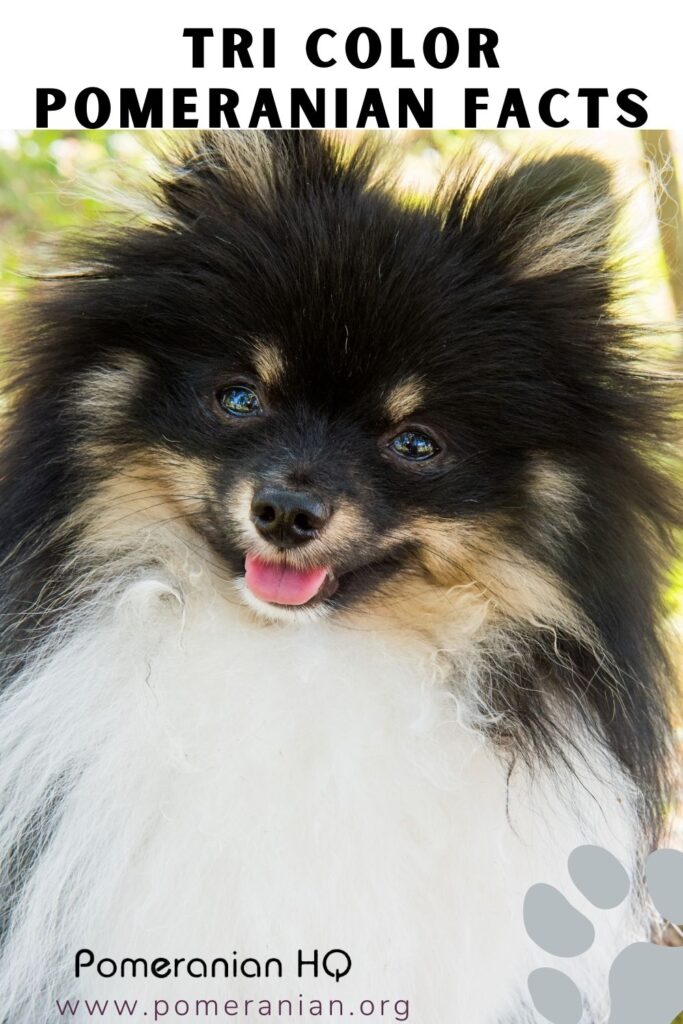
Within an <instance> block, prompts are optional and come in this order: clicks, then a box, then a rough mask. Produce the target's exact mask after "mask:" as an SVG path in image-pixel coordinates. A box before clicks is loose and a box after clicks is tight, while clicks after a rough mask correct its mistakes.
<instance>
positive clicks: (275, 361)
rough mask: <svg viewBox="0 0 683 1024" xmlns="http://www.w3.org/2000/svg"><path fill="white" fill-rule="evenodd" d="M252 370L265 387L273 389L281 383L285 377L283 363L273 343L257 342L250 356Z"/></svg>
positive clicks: (280, 354)
mask: <svg viewBox="0 0 683 1024" xmlns="http://www.w3.org/2000/svg"><path fill="white" fill-rule="evenodd" d="M252 359H253V361H254V368H255V369H256V372H257V374H258V375H259V377H260V379H261V380H262V381H263V383H264V384H265V385H266V387H269V388H274V387H276V386H277V385H278V384H280V383H282V379H283V377H284V375H285V361H284V359H283V358H282V353H281V352H280V350H279V348H278V347H277V345H275V344H274V342H266V341H257V342H256V344H255V345H254V351H253V355H252Z"/></svg>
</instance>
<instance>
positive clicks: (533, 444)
mask: <svg viewBox="0 0 683 1024" xmlns="http://www.w3.org/2000/svg"><path fill="white" fill-rule="evenodd" d="M151 192H152V198H153V200H154V211H153V212H152V213H151V214H150V216H149V217H148V218H144V217H143V216H139V217H138V218H136V219H133V220H131V219H130V218H128V219H127V220H126V221H125V222H120V223H118V225H114V226H113V227H112V229H111V231H106V230H103V231H102V232H97V233H93V237H91V238H89V239H87V240H86V242H85V243H84V246H83V247H82V249H81V250H79V252H78V253H77V254H76V257H75V259H74V260H72V263H71V268H70V270H69V271H68V272H66V273H65V274H64V275H62V276H60V277H54V276H53V277H52V278H50V279H49V280H46V281H44V282H43V283H42V284H39V285H37V286H36V288H35V289H34V291H33V293H32V296H31V297H30V299H29V300H28V303H27V305H26V307H25V310H24V312H23V315H22V316H21V320H20V322H19V323H18V324H17V326H16V328H15V329H14V332H13V334H12V336H11V337H10V339H9V341H8V343H7V356H6V361H5V363H4V364H3V372H4V373H6V374H7V375H9V376H10V377H11V380H10V384H9V393H8V399H7V403H8V404H7V412H6V423H5V429H4V440H3V449H2V460H1V464H0V547H1V554H2V608H1V611H2V618H1V623H2V634H1V635H2V690H1V696H0V863H1V864H2V872H3V873H2V922H3V945H2V961H1V964H0V1007H1V1008H2V1010H1V1011H0V1015H2V1020H3V1022H4V1024H45V1022H47V1021H49V1020H52V1019H53V1014H54V1006H55V1000H56V999H57V998H60V999H63V998H64V997H78V998H80V997H87V998H93V997H101V996H104V997H105V998H106V997H107V996H108V995H112V996H113V995H115V996H116V997H117V998H119V999H121V998H123V997H124V996H128V995H132V996H134V997H135V998H138V999H139V1000H141V1005H143V1006H144V1005H147V1004H149V1005H151V1004H152V1002H153V1000H154V999H155V998H163V999H164V1000H168V1001H169V1003H170V1002H171V1000H172V999H173V998H174V995H175V994H177V995H179V996H182V998H183V999H187V998H189V997H190V996H192V997H193V998H194V996H195V995H202V996H204V995H207V994H211V992H212V991H213V990H212V989H211V985H214V986H216V987H217V991H220V992H221V993H222V994H223V995H224V996H225V985H226V982H225V979H223V980H222V981H221V980H220V979H218V980H213V979H209V980H208V981H206V980H203V981H202V982H198V983H196V984H201V985H202V986H207V985H208V986H209V987H208V989H207V988H204V989H203V990H202V992H201V993H195V992H193V991H189V994H188V987H187V986H188V983H187V979H185V980H183V981H179V980H178V979H173V978H171V979H168V978H166V979H159V978H155V977H153V976H149V977H139V976H138V977H136V978H134V979H133V978H128V979H125V978H124V979H123V980H121V979H117V980H116V982H114V981H113V980H111V979H106V978H102V977H99V976H98V975H97V974H96V972H85V974H84V975H83V976H82V977H80V978H78V979H77V978H75V977H74V973H73V962H74V956H75V954H76V952H77V951H78V950H83V949H87V950H92V951H93V956H94V957H96V958H97V959H98V960H100V959H101V958H102V957H108V958H113V959H114V960H115V961H117V962H118V961H120V960H121V959H122V958H123V957H141V958H147V959H149V960H152V959H153V958H154V957H165V958H167V959H168V960H170V961H173V960H174V958H176V957H188V956H192V957H202V958H204V959H205V960H206V961H207V962H210V961H212V960H213V959H215V957H216V956H220V955H222V954H223V953H224V951H225V950H226V949H227V950H248V951H249V954H250V955H253V956H256V957H258V958H259V959H263V960H266V959H267V958H268V957H269V956H273V955H277V954H278V952H281V951H283V950H284V951H289V950H292V951H296V950H297V949H308V948H311V949H313V948H318V949H324V950H329V949H341V950H345V951H348V954H349V956H350V958H351V960H352V962H353V967H352V969H351V970H350V971H349V972H348V974H347V975H346V976H345V977H344V978H343V979H341V980H340V981H339V983H338V985H337V984H334V983H330V981H329V979H324V978H320V979H317V980H313V979H311V980H310V981H307V982H306V986H307V988H306V992H305V993H304V995H305V997H306V999H309V998H311V999H312V998H321V999H322V998H323V996H324V997H325V998H327V999H329V998H330V997H331V996H334V997H335V998H337V997H338V998H340V999H341V998H343V999H344V1001H345V1003H346V1004H347V1005H352V1004H354V1005H358V1004H360V1003H361V1002H362V1001H363V1000H364V999H369V998H374V997H375V996H377V993H381V994H382V995H386V996H388V997H392V998H397V997H401V999H404V998H405V999H409V1001H410V1006H411V1014H412V1018H411V1019H414V1020H415V1021H416V1022H418V1024H522V1022H529V1021H535V1020H538V1019H540V1018H537V1017H536V1016H535V1015H534V1011H533V1009H532V1008H531V1007H530V1005H529V1002H528V996H527V994H526V980H527V976H528V975H529V972H530V971H532V970H533V969H534V968H536V967H538V966H541V965H544V964H546V963H549V961H548V959H547V958H546V957H545V956H544V954H542V953H541V952H540V951H539V950H538V949H537V948H536V947H535V946H534V945H533V943H532V942H531V940H530V939H528V938H527V936H526V934H525V931H524V923H523V919H522V905H523V897H524V893H525V892H526V890H527V888H528V887H529V886H530V885H532V884H534V883H537V882H547V883H551V884H553V885H555V886H557V887H559V888H560V890H562V889H563V888H565V889H566V886H567V874H566V863H567V855H568V854H569V853H570V852H571V851H572V850H573V849H574V848H575V847H576V846H578V845H581V844H599V845H601V846H604V847H606V848H608V849H609V850H610V851H612V852H613V853H614V854H615V855H617V856H618V857H619V858H620V859H621V860H622V861H623V862H624V863H625V864H627V865H628V866H629V868H630V870H631V871H632V872H633V873H634V874H635V876H636V877H637V876H638V871H639V865H640V862H641V856H642V854H643V853H645V852H647V851H648V850H649V848H650V847H651V845H652V844H653V843H654V842H655V841H656V838H657V835H658V832H659V829H660V822H661V816H662V814H663V811H664V809H665V806H666V800H667V794H668V774H669V765H670V754H669V749H670V734H669V714H668V710H667V693H668V692H669V689H670V686H671V684H670V682H669V680H670V674H669V669H668V666H667V659H666V654H665V646H664V642H663V640H662V618H663V613H662V589H663V585H664V579H665V573H666V568H667V564H668V560H669V557H670V547H671V531H672V529H673V526H674V523H675V520H676V517H677V515H678V511H677V509H678V497H677V495H676V494H675V493H674V490H673V486H672V484H671V483H670V481H669V479H668V476H667V471H666V467H667V466H669V467H670V465H671V454H670V450H669V447H668V445H669V441H668V433H669V420H670V419H671V417H670V413H669V409H670V405H671V399H670V397H669V396H668V395H667V393H666V388H665V386H664V385H663V384H662V383H660V382H659V381H658V380H657V379H656V378H655V376H654V375H653V374H652V373H645V372H643V371H642V369H641V368H640V362H639V360H640V356H641V354H642V350H643V344H642V340H641V339H640V337H639V336H638V332H637V331H636V329H635V328H633V327H631V326H625V325H623V324H622V323H621V322H620V321H619V319H618V317H617V315H616V313H615V311H614V301H615V299H616V297H617V285H616V284H615V273H614V272H613V269H612V267H611V249H610V237H611V234H612V229H613V226H614V220H615V217H616V215H617V212H618V203H617V201H616V200H615V199H614V197H613V194H612V190H611V183H610V177H609V174H608V172H607V171H606V169H605V168H604V167H603V166H602V164H600V163H599V162H598V161H596V160H595V159H593V158H589V157H584V156H580V155H566V154H565V155H557V156H552V157H548V158H538V159H531V160H527V161H512V162H510V163H508V164H506V165H504V166H502V167H499V168H498V169H497V170H495V172H488V171H487V170H486V168H485V167H484V166H482V165H481V164H480V163H478V162H476V161H473V160H468V161H467V162H465V163H463V165H462V166H456V167H455V168H454V169H453V171H452V172H451V173H450V174H449V176H448V177H447V179H446V180H445V181H444V183H443V185H442V187H441V189H440V190H439V192H438V194H437V195H436V196H435V197H434V198H433V199H431V200H429V201H425V202H417V201H416V200H415V199H414V198H411V197H403V196H401V194H400V193H399V192H398V190H397V189H396V188H395V187H394V186H392V184H391V182H390V180H389V179H388V178H387V177H386V176H385V175H383V172H382V164H381V157H380V156H379V155H378V154H377V153H376V152H375V151H374V150H373V148H372V146H368V145H363V146H361V147H360V148H357V149H355V151H351V150H346V149H344V147H340V146H339V145H338V144H336V143H334V142H331V141H330V140H328V139H326V138H325V137H324V136H323V135H321V134H317V133H309V132H302V133H296V132H295V133H289V132H284V133H274V134H261V133H257V132H254V133H239V132H225V133H216V134H210V133H209V134H204V133H202V134H196V135H195V136H193V137H190V139H189V141H187V142H186V143H183V144H182V145H179V146H177V147H176V149H175V151H174V152H172V153H171V155H169V157H168V158H167V160H166V163H165V165H164V167H163V168H162V169H161V170H160V172H159V175H158V177H157V180H156V183H155V184H154V185H153V186H152V188H151ZM635 888H636V891H637V887H635ZM598 923H599V928H598V935H597V940H596V943H595V945H594V946H593V949H592V951H591V953H590V954H587V955H586V956H583V957H579V958H577V959H576V960H575V961H573V962H572V964H571V965H570V968H569V970H570V971H573V976H574V978H575V980H576V981H577V983H579V984H580V987H581V989H582V991H583V992H584V993H585V995H586V1017H585V1020H586V1021H598V1020H601V1019H602V1014H603V1012H604V999H605V991H604V989H605V975H606V965H608V964H609V963H610V962H611V959H612V958H613V955H614V952H615V950H616V949H617V948H621V946H622V945H624V944H625V943H626V942H627V941H628V940H629V939H631V938H638V937H639V936H641V937H642V936H644V935H645V934H646V932H647V927H648V924H647V908H646V907H644V906H642V905H641V903H640V902H639V900H638V898H637V896H636V897H635V898H634V900H633V901H632V902H631V903H629V904H626V905H625V906H624V907H623V908H621V909H619V910H615V911H609V912H605V913H603V914H602V920H600V921H599V922H598ZM91 975H92V976H91ZM114 984H115V985H116V991H115V992H114V991H113V988H112V986H114ZM281 984H282V982H281V981H279V980H278V979H277V978H275V977H274V978H268V979H265V978H259V979H254V978H245V977H242V976H238V977H236V978H231V979H230V992H229V993H228V994H229V995H230V996H231V997H233V998H236V999H240V1000H242V999H244V998H246V997H253V998H255V999H258V998H263V999H266V998H270V997H273V998H277V997H278V995H279V994H282V992H281V989H280V988H278V985H281ZM302 984H303V982H302ZM331 984H334V990H333V991H330V990H329V989H330V985H331ZM181 987H182V991H180V988H181ZM191 988H192V986H191V985H190V989H191ZM176 989H177V990H178V991H177V992H176ZM302 991H303V990H302ZM145 1000H147V1003H145ZM169 1019H170V1018H169Z"/></svg>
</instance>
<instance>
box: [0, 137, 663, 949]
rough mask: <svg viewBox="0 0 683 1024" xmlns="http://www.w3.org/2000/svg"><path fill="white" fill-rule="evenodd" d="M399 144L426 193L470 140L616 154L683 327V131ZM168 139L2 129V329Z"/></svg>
mask: <svg viewBox="0 0 683 1024" xmlns="http://www.w3.org/2000/svg"><path fill="white" fill-rule="evenodd" d="M350 134H353V133H350ZM392 140H393V141H392V145H394V146H395V147H396V148H397V150H398V151H399V154H400V158H401V175H402V180H403V183H404V185H405V186H406V187H407V188H409V189H411V190H413V191H414V192H416V193H422V192H428V191H430V190H431V188H432V187H433V186H434V184H435V183H436V182H437V180H438V178H439V176H440V174H441V173H442V171H443V170H444V169H445V167H446V165H447V164H448V162H449V161H450V160H451V159H453V158H454V157H455V156H457V154H458V152H459V151H461V150H462V149H463V148H469V147H471V146H472V145H475V146H477V147H479V148H481V149H482V150H484V152H485V154H486V155H487V157H488V158H489V159H490V160H491V161H494V162H495V161H497V160H500V159H502V158H503V157H505V156H506V155H507V154H508V153H510V152H517V151H529V150H537V151H542V152H543V151H544V152H547V151H549V150H553V149H560V148H580V149H582V150H584V151H587V152H595V153H597V154H599V155H600V156H602V157H604V158H606V159H607V160H608V161H609V162H610V163H611V164H612V165H613V167H614V168H615V170H616V173H617V179H618V182H619V184H620V185H621V187H622V188H623V189H624V190H625V191H626V192H627V193H628V194H629V195H630V196H631V202H630V204H629V205H628V209H627V212H626V213H625V215H624V224H623V225H622V229H623V230H622V234H623V236H624V239H625V244H626V251H627V255H628V257H629V262H630V263H631V264H632V270H633V275H634V278H635V281H634V285H635V286H634V288H633V298H632V299H631V300H630V307H629V312H631V313H633V315H634V316H637V317H640V318H645V319H646V320H653V321H657V322H661V321H668V322H670V323H672V324H674V323H675V322H676V321H677V320H678V321H681V322H683V218H682V216H681V207H680V199H681V192H680V183H681V182H683V166H682V164H683V132H678V133H676V132H664V131H640V132H637V131H630V132H629V131H620V132H603V131H583V132H573V133H572V132H569V131H564V130H563V131H561V132H551V131H545V132H534V131H514V130H506V131H500V132H492V131H489V132H474V131H469V132H468V131H403V132H396V133H395V134H394V135H393V136H392ZM159 141H160V133H158V132H155V131H144V132H135V131H73V132H56V131H27V132H15V131H9V132H0V331H1V329H2V314H3V312H4V311H5V310H6V309H7V307H8V305H9V304H11V303H12V302H13V301H15V300H16V298H17V297H18V296H20V295H21V293H22V291H23V290H24V289H25V288H26V287H27V284H28V281H27V278H26V277H25V276H24V275H25V274H26V272H27V271H30V268H31V266H32V265H35V263H36V262H37V260H40V262H42V263H43V265H44V260H43V259H41V250H43V249H44V247H45V245H46V243H47V242H50V243H54V241H55V239H56V238H57V239H58V236H59V235H60V233H62V232H66V231H70V230H72V229H77V230H78V229H86V230H87V229H88V228H89V227H93V229H96V226H97V224H98V221H99V219H100V218H101V217H102V216H103V215H105V214H106V212H107V207H108V205H110V204H108V202H107V200H106V199H105V198H103V197H105V196H106V195H107V194H111V193H114V194H115V193H116V191H117V190H120V189H121V188H122V186H125V181H126V180H127V179H129V178H130V176H131V174H132V175H133V177H135V176H136V175H137V174H138V173H139V174H140V175H142V176H144V172H145V171H146V170H147V169H149V168H150V167H153V165H154V156H153V152H152V150H153V147H154V145H155V144H157V143H158V142H159ZM98 197H100V198H98ZM666 355H667V356H669V357H670V358H671V359H672V360H673V361H675V362H677V363H678V365H679V367H680V368H681V369H682V370H683V346H682V345H681V337H680V335H676V334H672V340H671V347H670V351H668V352H667V353H666ZM682 552H683V544H682ZM682 567H683V559H682V560H681V562H680V563H679V565H678V566H675V567H674V569H673V571H672V578H671V586H670V589H669V595H668V603H669V613H670V621H671V627H672V644H673V645H674V650H675V651H677V652H678V653H677V655H676V657H677V664H678V665H679V666H683V656H682V655H681V652H682V651H683V568H682ZM680 674H681V675H683V673H680ZM681 720H682V722H683V715H682V716H681ZM681 738H682V740H683V734H682V736H681ZM672 818H673V820H674V835H675V842H676V843H677V845H680V846H681V848H683V816H681V815H680V814H677V812H676V810H675V809H674V808H672ZM682 941H683V939H682Z"/></svg>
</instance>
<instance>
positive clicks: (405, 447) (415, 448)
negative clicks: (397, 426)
mask: <svg viewBox="0 0 683 1024" xmlns="http://www.w3.org/2000/svg"><path fill="white" fill-rule="evenodd" d="M388 447H389V449H390V450H391V451H392V452H394V453H395V454H396V455H399V456H400V457H401V458H402V459H410V461H411V462H426V461H427V459H433V458H434V456H435V455H438V454H439V451H440V449H439V447H438V446H437V444H436V441H434V440H433V438H431V437H430V436H429V434H420V433H418V432H417V431H415V430H403V431H401V433H400V434H397V435H396V437H394V438H392V440H391V441H390V442H389V445H388Z"/></svg>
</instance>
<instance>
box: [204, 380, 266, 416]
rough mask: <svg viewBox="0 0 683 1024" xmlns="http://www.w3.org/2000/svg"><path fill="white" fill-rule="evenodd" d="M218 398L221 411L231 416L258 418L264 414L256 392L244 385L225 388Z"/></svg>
mask: <svg viewBox="0 0 683 1024" xmlns="http://www.w3.org/2000/svg"><path fill="white" fill-rule="evenodd" d="M216 397H217V399H218V404H219V405H220V407H221V409H223V411H224V412H227V413H228V414H229V415H230V416H258V415H259V414H260V413H261V412H263V409H262V407H261V402H260V401H259V397H258V395H257V394H256V392H255V391H252V389H251V388H248V387H246V385H244V384H237V385H235V386H234V387H231V388H223V389H222V390H221V391H219V392H218V394H217V396H216Z"/></svg>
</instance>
